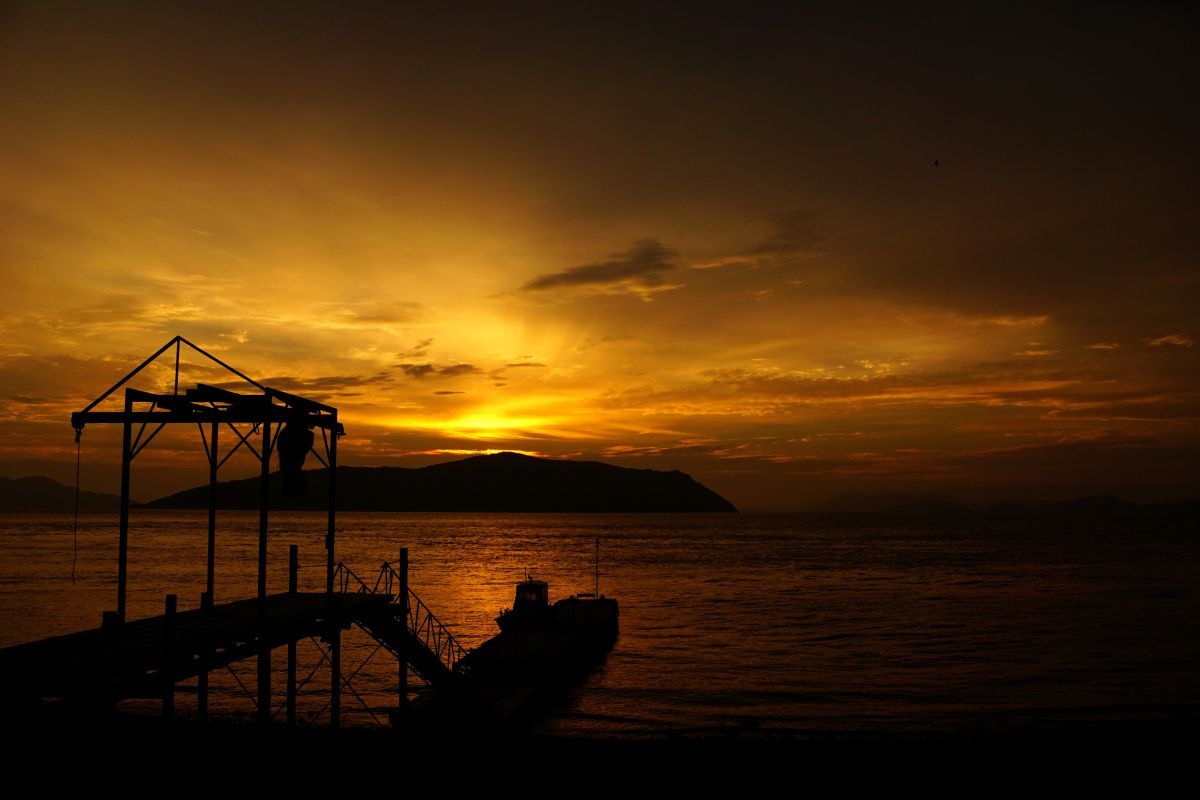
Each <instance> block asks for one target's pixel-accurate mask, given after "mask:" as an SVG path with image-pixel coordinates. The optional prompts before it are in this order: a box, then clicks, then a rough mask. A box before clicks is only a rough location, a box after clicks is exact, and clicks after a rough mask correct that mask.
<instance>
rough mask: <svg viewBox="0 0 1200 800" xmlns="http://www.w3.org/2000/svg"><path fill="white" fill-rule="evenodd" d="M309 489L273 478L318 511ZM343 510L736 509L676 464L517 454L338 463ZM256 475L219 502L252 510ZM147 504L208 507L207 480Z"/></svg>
mask: <svg viewBox="0 0 1200 800" xmlns="http://www.w3.org/2000/svg"><path fill="white" fill-rule="evenodd" d="M305 476H306V478H307V482H308V492H307V494H305V495H302V496H297V497H287V496H283V495H282V479H281V477H280V474H279V473H278V472H274V473H272V474H271V477H270V482H271V486H270V492H271V505H272V508H275V509H280V510H296V511H303V510H321V509H324V508H325V506H326V497H327V486H328V472H327V471H326V470H324V469H314V470H307V471H306V472H305ZM337 490H338V508H339V509H341V510H343V511H498V512H506V511H507V512H557V513H588V512H735V511H737V509H736V508H734V506H733V504H732V503H730V502H729V501H728V500H726V499H725V498H723V497H721V496H720V495H719V494H717V493H716V492H714V491H712V490H711V489H709V488H707V487H705V486H703V485H701V484H699V483H697V482H696V481H695V480H693V479H692V478H691V477H690V476H689V475H687V474H685V473H683V472H680V471H678V470H671V471H669V472H664V471H660V470H653V469H628V468H625V467H618V466H615V465H613V464H604V463H601V462H598V461H568V460H563V459H552V458H536V457H534V456H526V455H521V454H519V453H509V452H504V453H496V454H493V455H482V456H472V457H470V458H465V459H461V460H459V461H449V462H445V463H441V464H432V465H430V466H426V467H419V468H406V467H343V466H339V467H338V486H337ZM258 502H259V479H258V478H257V477H255V478H246V479H244V480H234V481H222V482H221V483H220V484H218V487H217V504H218V506H219V507H221V508H226V509H255V508H258ZM146 505H147V506H148V507H150V508H207V507H208V486H197V487H195V488H192V489H187V490H184V491H182V492H177V493H175V494H172V495H169V496H167V497H162V498H159V499H157V500H154V501H152V502H150V503H147V504H146Z"/></svg>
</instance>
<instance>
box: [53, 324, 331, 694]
mask: <svg viewBox="0 0 1200 800" xmlns="http://www.w3.org/2000/svg"><path fill="white" fill-rule="evenodd" d="M184 346H186V347H188V348H190V349H191V350H193V351H195V352H196V353H198V354H200V355H201V356H203V357H205V358H207V359H208V360H210V361H212V362H214V363H216V364H217V365H219V366H221V367H222V368H224V369H225V370H227V371H228V372H229V373H230V375H231V376H234V377H236V378H238V379H240V380H241V381H243V382H244V383H245V384H247V385H248V386H249V387H252V388H253V389H254V391H253V392H235V391H232V390H230V389H226V388H222V387H217V386H212V385H207V384H197V385H196V386H194V387H191V388H188V389H186V390H185V391H183V392H180V388H179V359H180V353H181V350H182V348H183V347H184ZM171 348H174V350H175V353H174V356H175V380H174V388H173V391H172V392H171V393H170V394H155V393H152V392H146V391H142V390H139V389H134V388H131V387H126V388H125V408H124V410H122V411H96V410H94V409H95V408H96V407H97V406H98V405H100V404H101V403H102V402H104V401H105V400H106V399H108V398H109V397H110V396H112V395H113V393H114V392H116V391H117V390H118V389H120V388H121V387H123V386H125V384H127V383H128V382H129V381H130V380H131V379H133V378H134V377H135V376H136V375H138V373H140V372H141V371H142V370H144V369H145V368H146V367H148V366H149V365H150V364H152V363H154V362H155V361H156V360H157V359H158V358H159V357H161V356H162V355H163V354H164V353H167V352H168V351H169V350H171ZM101 423H104V424H120V425H122V426H123V435H122V444H121V512H120V514H121V518H120V543H119V549H118V562H117V608H116V612H115V614H113V615H112V616H111V618H110V620H109V622H110V624H118V625H119V624H122V623H124V622H125V610H126V603H125V598H126V589H127V586H128V549H129V485H130V466H131V464H132V462H133V460H134V458H136V457H137V455H138V454H139V453H141V452H142V450H144V449H145V448H146V446H147V445H149V444H150V442H151V441H152V440H153V439H154V437H155V436H157V435H158V433H159V432H160V431H161V430H162V429H163V428H164V427H166V426H167V425H178V424H184V425H195V426H196V427H197V428H198V429H199V431H200V437H201V440H202V442H203V443H204V449H205V453H206V455H207V457H208V467H209V473H208V474H209V503H208V563H207V581H206V592H205V595H204V600H203V603H204V605H206V606H211V605H212V603H213V591H214V577H215V576H214V573H215V558H216V520H217V471H218V470H219V469H220V467H221V465H222V464H224V463H225V462H226V461H227V460H228V459H229V457H230V456H232V455H233V454H234V453H235V452H237V451H238V450H239V449H241V448H242V447H246V448H248V449H249V450H250V451H251V452H252V453H254V455H255V456H257V458H258V459H259V461H260V462H261V464H262V470H261V481H260V482H261V489H260V494H259V512H258V514H259V517H258V600H259V608H260V617H261V618H262V619H263V620H264V621H263V626H264V628H265V598H266V596H267V522H268V507H269V496H268V485H269V484H268V479H269V476H270V472H271V456H272V454H273V453H274V452H275V451H276V449H277V448H278V447H279V444H280V436H281V434H282V435H284V436H285V437H286V438H287V439H288V441H291V442H295V441H303V442H304V443H305V444H306V445H308V447H307V452H310V453H312V454H313V455H314V456H315V457H316V458H317V460H319V461H320V462H321V463H322V464H323V465H324V466H325V467H326V468H327V469H328V471H329V481H328V484H329V511H328V530H327V534H326V538H325V550H326V580H325V589H326V592H327V593H328V594H329V595H330V601H331V602H333V601H334V599H333V593H334V572H335V568H336V563H337V562H336V558H335V552H336V550H335V544H336V511H335V509H336V502H337V441H338V437H340V436H342V435H343V434H344V433H345V431H344V430H343V427H342V424H341V423H340V422H338V418H337V409H336V408H334V407H332V406H328V405H325V404H324V403H318V402H316V401H315V400H309V399H307V398H304V397H298V396H296V395H294V394H289V393H288V392H284V391H280V390H279V389H272V388H271V387H269V386H263V385H262V384H261V383H259V382H258V381H255V380H253V379H252V378H249V377H247V376H246V375H244V374H243V373H241V372H239V371H238V370H236V369H234V368H233V367H231V366H229V365H228V364H226V363H225V362H224V361H222V360H221V359H219V358H217V357H216V356H214V355H213V354H211V353H209V352H207V351H205V350H204V349H202V348H200V347H198V346H196V345H195V344H193V343H191V342H189V341H188V340H187V339H184V338H183V337H182V336H176V337H175V338H173V339H171V340H170V341H169V342H167V343H166V344H164V345H163V346H162V347H160V348H159V349H158V350H157V351H155V352H154V354H153V355H151V356H150V357H149V358H147V359H146V360H145V361H143V362H142V363H141V364H139V365H138V366H137V367H136V368H135V369H134V370H133V371H132V372H130V373H129V374H128V375H126V376H125V377H123V378H121V380H119V381H117V382H116V383H115V384H114V385H113V386H112V387H111V388H110V389H109V390H108V391H106V392H104V394H102V395H100V396H99V397H97V398H96V399H95V400H94V401H92V402H91V403H90V404H89V405H88V406H87V407H86V408H84V409H83V410H82V411H77V412H75V413H73V414H72V415H71V426H72V427H73V428H74V429H75V437H76V441H78V440H79V437H80V435H81V434H82V432H83V429H84V426H86V425H88V424H101ZM238 425H250V426H251V428H250V430H249V432H246V433H244V432H243V431H242V430H240V429H239V428H238V427H237V426H238ZM134 426H138V430H137V433H136V435H135V433H134ZM222 428H226V429H228V430H229V431H232V433H233V435H234V437H235V438H236V442H237V443H236V444H235V445H234V446H233V447H232V448H230V449H229V451H228V452H226V453H225V455H224V456H223V457H222V456H221V453H220V449H219V442H220V432H221V429H222ZM206 429H207V431H208V433H207V434H206V432H205V431H206ZM289 430H290V431H291V433H290V434H289V433H285V431H289ZM314 430H320V432H321V438H320V441H321V442H322V443H323V445H324V447H323V448H322V449H323V450H324V454H323V455H322V453H321V452H319V451H318V450H317V449H316V447H315V443H316V441H317V440H316V438H315V436H310V435H308V434H307V433H304V432H306V431H314ZM147 431H149V432H148V433H147ZM256 435H260V436H261V439H260V441H259V446H258V447H255V445H254V442H253V441H252V439H253V438H255V437H256ZM292 449H293V450H294V449H295V448H294V446H293V448H292ZM281 454H282V451H281ZM260 634H263V635H261V636H260V638H261V641H262V642H263V650H262V651H260V653H259V665H258V690H259V711H260V714H261V713H269V707H270V702H269V696H270V649H269V647H268V646H267V645H266V637H265V631H262V632H260Z"/></svg>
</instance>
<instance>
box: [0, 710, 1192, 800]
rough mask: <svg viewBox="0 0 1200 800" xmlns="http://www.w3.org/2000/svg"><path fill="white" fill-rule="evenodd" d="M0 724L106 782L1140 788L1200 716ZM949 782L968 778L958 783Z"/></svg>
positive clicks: (50, 720)
mask: <svg viewBox="0 0 1200 800" xmlns="http://www.w3.org/2000/svg"><path fill="white" fill-rule="evenodd" d="M6 723H7V725H6V727H7V728H8V732H7V734H8V735H6V736H5V739H6V740H7V745H6V748H5V749H6V751H7V752H6V756H7V757H6V758H5V761H8V762H9V763H10V764H20V763H22V761H23V756H24V754H28V756H29V757H35V756H37V755H39V754H40V755H41V756H44V755H45V754H46V753H53V754H55V756H56V757H57V758H59V759H65V761H63V762H62V763H69V764H72V765H75V766H76V767H78V768H80V769H81V770H82V772H81V773H80V775H84V774H88V773H89V771H91V770H94V769H102V770H103V771H104V772H105V773H106V774H108V775H109V779H110V780H115V779H117V778H116V773H114V772H113V771H114V770H115V771H117V772H124V771H127V772H129V774H127V775H125V777H123V778H121V780H128V781H131V782H132V783H134V784H145V782H146V781H147V780H149V781H151V783H152V782H153V780H154V778H153V776H154V774H156V771H161V770H167V771H169V772H170V774H171V775H173V776H175V777H173V778H172V779H171V780H172V782H173V783H176V784H177V783H178V782H179V781H181V780H184V781H198V782H200V783H208V782H210V781H211V782H214V783H216V784H222V783H225V782H227V781H236V780H239V779H243V778H245V776H248V775H255V776H258V779H263V780H267V779H269V780H270V782H271V783H273V784H286V785H292V784H294V785H295V786H297V787H298V788H305V789H311V788H313V787H314V786H325V785H334V784H337V783H339V782H342V781H347V782H349V783H352V784H361V783H362V782H363V781H371V780H374V779H375V778H379V777H382V778H384V779H388V780H390V779H394V778H395V776H397V775H401V774H406V773H409V772H410V771H416V772H417V773H419V774H420V775H421V776H423V777H422V778H421V780H422V781H424V780H430V781H431V782H434V783H436V782H437V780H438V776H442V777H443V778H445V779H447V780H454V781H465V782H468V783H475V782H476V781H480V780H482V781H484V782H485V783H486V782H487V781H489V780H492V779H494V780H497V781H499V782H500V783H501V784H504V783H507V782H508V781H510V780H516V781H518V782H520V781H522V780H526V779H535V780H544V779H548V778H554V779H555V780H558V779H562V780H567V781H570V782H571V783H572V784H573V785H574V786H575V787H576V789H577V790H578V789H579V788H580V786H583V787H586V788H587V789H589V790H595V789H597V788H599V787H609V786H612V787H616V786H619V785H620V784H621V782H622V781H624V780H626V779H627V777H628V776H630V775H638V776H641V777H640V778H639V780H643V779H644V780H649V781H651V782H652V783H658V784H661V785H663V786H667V785H670V786H693V785H694V786H704V785H706V784H707V783H708V782H709V781H710V780H713V779H722V780H730V779H733V780H748V781H752V782H757V781H758V780H761V779H764V778H767V777H775V778H785V779H788V780H791V781H795V780H802V781H805V782H807V781H809V780H817V779H819V780H822V781H830V780H835V781H837V782H838V783H839V784H845V785H856V786H862V785H880V786H883V785H885V784H889V783H891V782H893V781H896V780H900V781H902V782H905V783H911V782H912V781H914V780H918V781H921V782H931V783H932V784H933V785H942V786H945V787H946V788H947V789H953V788H954V787H955V786H956V785H957V788H958V789H959V790H962V791H971V790H974V789H983V788H985V787H991V786H997V785H1018V784H1019V785H1025V784H1027V783H1029V782H1030V781H1033V782H1034V785H1037V784H1038V783H1039V782H1042V781H1045V780H1046V779H1047V778H1048V777H1049V776H1053V779H1054V780H1056V781H1065V782H1067V783H1068V784H1069V785H1072V786H1075V787H1078V786H1079V785H1084V784H1086V785H1095V786H1098V787H1099V786H1107V785H1109V784H1110V783H1111V782H1112V781H1114V780H1118V781H1122V782H1132V783H1136V784H1138V785H1141V787H1142V789H1143V790H1145V789H1147V788H1150V787H1151V786H1153V785H1154V782H1156V781H1158V780H1160V779H1163V778H1165V777H1167V776H1170V775H1176V776H1185V775H1191V774H1192V773H1193V772H1194V768H1195V767H1194V759H1195V754H1196V752H1197V745H1200V725H1197V723H1196V721H1194V720H1189V719H1180V720H1178V721H1176V720H1157V721H1138V722H1131V723H1129V724H1128V725H1110V726H1108V727H1106V728H1104V729H1087V728H1082V727H1081V728H1078V729H1075V730H1058V731H1053V732H1047V731H1041V730H1033V729H1030V730H1009V731H1003V732H999V731H992V732H965V731H964V732H958V733H944V732H939V733H913V732H904V733H895V732H839V733H819V732H810V731H790V730H772V729H747V728H730V729H728V730H724V729H722V730H716V729H704V730H691V731H667V732H661V733H655V734H653V735H621V736H597V737H590V738H588V737H575V736H548V735H538V734H513V733H507V734H497V733H495V732H493V733H470V734H456V733H445V732H441V733H437V734H423V735H418V734H413V733H409V734H403V733H397V732H394V731H392V730H388V729H365V728H350V729H342V730H339V731H331V730H329V729H324V728H307V729H306V728H296V729H288V728H284V727H272V728H269V729H267V730H265V731H264V730H262V729H260V728H259V727H258V726H257V725H254V724H248V723H234V722H224V721H222V722H210V723H207V724H203V725H202V724H198V723H195V722H192V721H188V720H172V721H166V720H162V719H157V718H149V717H136V716H120V715H88V716H83V717H80V716H69V717H60V716H58V715H38V716H36V717H34V718H25V719H15V718H12V717H9V718H8V719H7V720H6ZM147 770H150V772H147ZM389 776H390V777H389ZM968 776H969V777H968ZM63 777H64V779H68V780H70V779H73V778H75V777H79V775H64V776H63ZM962 779H966V780H968V781H969V783H968V784H967V785H962V784H959V783H958V781H960V780H962ZM1147 782H1148V783H1147ZM145 785H149V784H145ZM827 785H828V784H827ZM1043 788H1044V787H1043ZM573 793H575V792H566V794H573Z"/></svg>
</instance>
